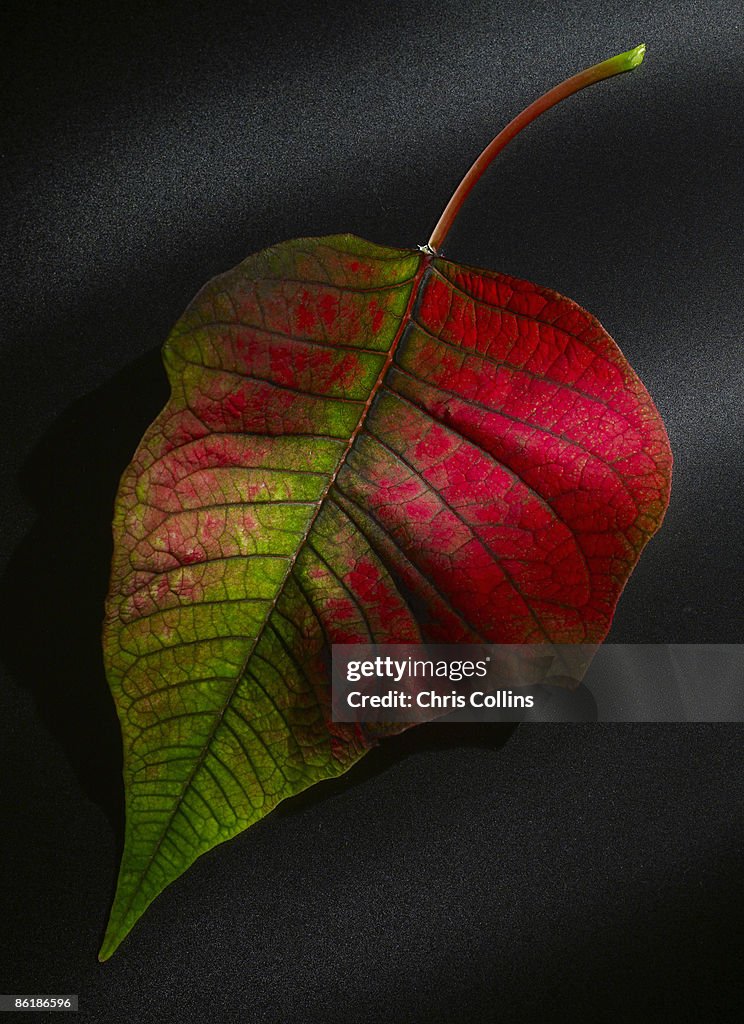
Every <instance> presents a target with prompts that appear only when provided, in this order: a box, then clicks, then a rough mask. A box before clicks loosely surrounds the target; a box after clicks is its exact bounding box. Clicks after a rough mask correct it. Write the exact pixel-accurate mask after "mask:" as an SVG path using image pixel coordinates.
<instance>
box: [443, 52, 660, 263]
mask: <svg viewBox="0 0 744 1024" xmlns="http://www.w3.org/2000/svg"><path fill="white" fill-rule="evenodd" d="M645 53H646V44H645V43H641V44H640V46H634V47H633V49H632V50H627V51H626V52H625V53H619V54H618V55H617V56H616V57H610V59H609V60H604V61H602V63H601V64H594V65H593V67H590V68H587V69H586V70H585V71H581V72H579V74H578V75H574V76H573V77H572V78H567V79H566V81H565V82H561V84H560V85H556V86H555V87H554V88H552V89H550V90H548V92H546V93H545V95H544V96H541V97H540V99H538V100H535V102H534V103H531V104H530V105H529V107H527V108H526V109H525V110H523V111H522V113H521V114H517V116H516V117H515V118H514V120H513V121H510V122H509V124H508V125H507V126H506V128H504V129H502V131H500V132H499V134H498V135H497V136H496V138H495V139H493V140H492V141H491V142H489V144H488V145H487V146H486V148H485V149H484V150H483V152H482V153H481V155H480V156H479V157H478V159H477V160H476V161H475V163H474V164H473V166H472V167H471V168H470V170H469V171H468V173H467V174H466V175H465V177H464V178H463V179H462V181H461V182H460V184H459V185H458V186H457V188H456V189H455V191H454V193H453V195H452V198H451V199H450V201H449V202H448V203H447V206H446V207H445V210H444V213H443V214H442V216H441V217H440V218H439V221H438V223H437V226H436V227H435V228H434V230H433V231H432V234H431V238H430V239H429V242H428V244H427V245H426V246H423V249H424V251H425V252H428V253H430V254H432V255H437V254H438V253H439V251H440V249H441V247H442V243H443V242H444V240H445V238H446V237H447V235H448V233H449V230H450V228H451V227H452V224H453V223H454V220H455V218H456V217H457V215H458V213H459V212H460V209H461V207H462V204H463V203H464V202H465V200H466V199H467V197H468V196H469V195H470V193H471V192H472V190H473V188H474V187H475V185H476V184H477V182H478V181H479V180H480V178H481V177H482V175H483V174H484V172H485V171H486V170H487V169H488V167H489V166H490V164H491V162H492V160H493V159H494V158H495V157H496V156H497V155H498V154H499V153H500V152H501V150H502V149H503V148H504V147H505V146H507V145H508V144H509V143H510V142H511V140H512V139H513V138H514V136H515V135H518V134H519V132H521V131H522V129H523V128H526V127H527V125H528V124H531V123H532V122H533V121H534V120H535V119H536V118H538V117H539V116H540V114H544V113H545V111H546V110H550V108H551V107H554V106H555V105H556V103H560V102H561V100H565V99H566V98H567V97H568V96H573V94H574V93H575V92H578V91H579V90H580V89H584V88H585V87H586V86H587V85H592V84H593V83H594V82H601V81H602V79H603V78H611V77H612V76H613V75H619V74H622V73H623V72H624V71H632V70H633V68H637V67H638V65H639V64H640V63H641V62H642V61H643V57H644V55H645Z"/></svg>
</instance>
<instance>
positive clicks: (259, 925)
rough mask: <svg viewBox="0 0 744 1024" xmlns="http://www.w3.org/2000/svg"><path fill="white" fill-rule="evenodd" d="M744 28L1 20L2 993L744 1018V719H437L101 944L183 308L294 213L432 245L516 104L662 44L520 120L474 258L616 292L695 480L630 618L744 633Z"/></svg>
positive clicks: (384, 8)
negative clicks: (155, 485)
mask: <svg viewBox="0 0 744 1024" xmlns="http://www.w3.org/2000/svg"><path fill="white" fill-rule="evenodd" d="M741 26H742V17H741V11H740V7H739V4H735V3H723V2H718V3H669V2H659V3H655V4H644V3H638V2H633V0H625V2H618V3H611V2H606V0H603V2H598V3H596V2H585V3H578V2H574V3H567V4H559V3H555V4H553V3H544V4H543V3H525V4H520V3H514V4H513V5H511V6H507V5H505V4H503V3H501V2H495V3H488V2H476V3H450V2H447V3H432V2H428V3H423V2H416V3H400V4H396V3H381V2H380V3H374V2H370V3H366V4H356V5H349V4H342V3H337V2H335V0H326V2H323V3H281V2H278V3H277V2H275V3H272V4H266V5H263V4H262V5H259V4H252V3H238V2H233V3H199V2H195V3H172V4H160V3H138V2H129V3H124V4H116V5H107V4H104V3H98V4H83V3H76V4H69V5H65V4H52V3H33V2H28V3H26V4H24V5H23V6H22V7H21V6H19V7H18V9H17V12H16V13H12V12H11V13H10V15H8V14H6V30H7V33H8V34H7V37H6V43H5V44H4V46H3V51H2V53H3V61H2V74H3V77H4V86H3V97H4V105H5V114H4V128H3V139H2V154H1V156H2V168H3V177H4V185H3V192H2V198H1V199H0V202H2V205H3V207H4V208H5V209H4V213H5V217H4V221H5V224H6V227H7V229H8V237H7V239H6V241H5V243H4V245H3V247H2V248H3V253H2V259H3V268H2V289H1V294H0V301H2V304H3V307H4V311H3V324H4V327H3V355H2V364H1V365H2V374H3V378H4V389H3V400H2V415H3V417H4V418H5V423H4V424H3V429H2V446H3V473H4V479H3V485H2V496H3V499H4V505H5V512H6V517H5V521H4V524H3V528H2V536H3V540H4V542H7V551H8V558H7V563H6V568H5V571H4V576H3V579H2V597H3V611H2V621H1V626H0V629H1V631H2V637H1V639H2V663H3V669H4V670H7V676H8V679H7V682H6V684H5V685H4V688H3V705H4V708H3V719H2V721H3V736H4V738H3V747H2V753H3V761H4V764H3V771H2V783H1V784H2V811H3V826H2V847H3V858H4V863H3V876H2V890H3V900H4V903H5V904H6V906H5V907H3V909H2V912H1V913H2V916H1V918H0V921H1V922H2V924H1V927H2V929H3V931H4V932H5V933H6V934H4V935H3V936H2V941H0V950H1V952H0V965H1V967H2V972H1V976H0V990H2V991H3V992H21V991H22V992H26V993H34V992H40V993H47V994H58V993H60V992H61V993H69V992H78V993H79V994H80V1002H81V1007H82V1008H83V1014H82V1016H83V1018H84V1019H86V1020H91V1021H106V1022H107V1021H111V1022H119V1021H122V1022H123V1021H136V1020H142V1021H160V1020H167V1021H170V1020H173V1021H176V1020H179V1021H180V1020H183V1021H192V1020H193V1021H202V1020H209V1019H214V1020H220V1021H233V1020H241V1021H250V1022H252V1021H261V1022H264V1021H265V1022H281V1024H294V1022H298V1024H299V1022H303V1024H305V1022H307V1024H309V1022H313V1021H323V1022H329V1024H330V1022H334V1021H344V1022H345V1024H357V1022H368V1021H369V1022H379V1024H385V1022H388V1021H390V1022H395V1024H409V1022H410V1024H419V1022H421V1024H424V1022H427V1024H428V1022H439V1021H441V1022H458V1021H468V1022H480V1021H496V1020H498V1021H504V1022H512V1021H514V1022H517V1021H520V1022H521V1021H529V1022H532V1021H535V1022H537V1021H540V1022H543V1024H550V1022H553V1021H562V1020H572V1021H583V1020H587V1021H592V1022H605V1021H606V1022H615V1021H634V1022H635V1021H646V1020H658V1019H670V1020H671V1019H677V1020H679V1019H694V1020H697V1021H716V1022H717V1021H729V1020H735V1019H740V1015H741V1011H742V1002H741V1000H738V999H737V996H736V992H735V989H736V985H737V982H738V981H739V976H740V973H741V959H740V950H738V949H737V946H736V943H735V941H734V935H735V930H736V928H737V926H738V925H740V924H741V912H742V904H743V902H744V901H743V900H742V888H741V863H740V859H741V837H742V815H741V812H740V800H741V797H742V759H741V753H740V743H741V737H742V730H741V727H739V726H733V725H728V726H724V725H708V726H704V725H687V726H661V725H659V726H635V727H632V726H611V725H603V726H600V725H597V724H585V725H574V726H571V725H562V726H559V725H554V726H548V725H542V726H540V725H532V726H521V727H519V728H518V729H516V730H514V729H509V728H506V727H498V726H492V727H487V726H486V727H483V726H471V727H455V726H449V727H446V726H440V727H439V728H438V729H437V728H436V727H434V726H426V727H421V728H420V729H418V730H414V731H413V732H411V733H409V734H406V735H404V736H401V737H399V738H398V739H396V740H393V741H389V742H388V743H387V744H386V745H385V746H384V748H380V749H378V750H377V751H374V752H373V753H372V754H370V755H369V756H368V757H367V759H366V760H365V761H364V762H363V763H361V764H360V765H358V766H357V767H356V768H355V769H354V770H352V771H351V772H350V773H349V774H348V776H347V777H345V778H344V779H343V780H339V781H338V782H335V783H325V784H323V785H322V786H319V787H317V788H316V789H315V790H313V791H311V792H309V793H307V794H305V795H303V796H301V797H299V798H296V799H294V800H292V801H289V802H287V803H286V804H284V805H283V806H282V807H280V808H279V809H278V811H277V812H275V813H274V814H273V815H271V816H270V817H269V818H268V819H265V820H264V821H263V822H261V823H260V824H259V825H257V826H255V827H254V828H252V829H250V830H249V831H248V832H247V833H245V834H244V835H243V836H241V837H239V838H238V839H236V840H234V841H233V842H232V843H230V844H228V845H227V846H224V847H222V848H219V849H217V850H215V851H213V852H212V853H211V854H209V855H207V856H205V857H203V858H202V859H201V860H200V861H199V862H198V863H197V864H196V865H195V866H194V867H193V868H192V869H191V870H190V871H189V872H188V873H187V874H186V875H185V876H184V877H183V878H182V879H181V880H180V881H178V882H177V883H175V884H174V885H173V886H171V888H170V889H168V890H167V892H166V893H165V894H164V895H163V896H161V897H160V898H159V899H158V900H157V901H156V903H155V904H153V906H152V907H151V909H150V911H149V912H148V913H147V914H146V916H145V918H144V919H143V920H142V922H141V923H140V924H139V925H138V926H137V927H136V928H135V930H134V932H133V933H132V935H131V937H130V938H129V939H128V940H127V941H126V942H125V944H124V945H123V947H122V948H121V949H120V951H119V952H118V953H117V954H115V956H114V958H113V959H112V960H111V961H110V962H108V963H107V964H105V965H99V964H98V963H97V962H96V952H97V949H98V946H99V944H100V940H101V937H102V933H103V929H104V926H105V921H106V915H107V912H108V908H109V905H110V900H111V896H112V892H113V885H114V881H115V873H116V869H117V865H118V856H119V847H120V841H121V825H122V822H121V818H122V795H121V788H120V783H119V771H120V757H121V751H120V745H119V739H118V728H117V723H116V718H115V714H114V711H113V707H112V704H111V702H110V699H109V696H108V692H107V690H106V685H105V680H104V677H103V673H102V668H101V662H100V653H99V641H98V633H99V628H100V620H101V605H102V600H103V596H104V593H105V588H106V578H107V572H108V559H109V555H110V539H109V523H110V517H111V505H112V501H113V495H114V492H115V488H116V483H117V479H118V476H119V474H120V472H121V471H122V469H123V468H124V466H125V465H126V463H127V461H128V460H129V457H130V456H131V453H132V451H133V450H134V448H135V446H136V444H137V441H138V439H139V437H140V436H141V434H142V433H143V431H144V429H145V427H146V426H147V424H148V423H149V421H150V420H151V419H152V418H153V417H154V415H155V413H156V412H157V411H158V409H159V408H160V406H161V405H162V403H163V401H164V398H165V386H164V375H163V372H162V370H161V368H160V362H159V356H158V346H159V345H160V343H161V342H162V340H163V338H164V337H165V335H166V333H167V331H168V329H169V327H170V326H171V325H172V323H173V322H174V321H175V320H176V319H177V317H178V315H179V314H180V312H181V311H182V309H183V308H184V306H185V305H186V304H187V303H188V301H189V300H190V299H191V297H192V296H193V294H194V293H195V292H196V291H197V289H198V288H199V287H200V286H201V285H202V284H203V283H204V281H205V280H206V279H208V278H209V277H210V276H212V275H214V274H215V273H218V272H220V271H222V270H225V269H227V268H228V267H230V266H231V265H233V264H235V263H236V262H238V261H239V260H240V259H242V258H243V257H244V256H246V255H247V254H248V253H250V252H253V251H255V250H257V249H260V248H262V247H263V246H265V245H268V244H271V243H274V242H277V241H280V240H282V239H285V238H290V237H294V236H297V235H311V234H325V233H331V232H336V231H353V232H355V233H357V234H359V235H362V236H363V237H367V238H369V239H370V240H373V241H376V242H381V243H390V244H393V245H408V246H410V245H416V244H418V243H421V242H423V241H425V240H426V238H427V237H428V234H429V232H430V230H431V228H432V226H433V224H434V222H435V221H436V219H437V216H438V214H439V212H440V211H441V208H442V207H443V205H444V203H445V202H446V200H447V198H448V197H449V194H450V192H451V190H452V189H453V188H454V186H455V185H456V183H457V181H458V180H459V178H460V176H461V175H462V173H464V171H465V170H466V168H467V166H468V165H469V163H470V161H471V160H472V159H473V158H474V156H475V155H476V154H477V153H478V152H479V150H480V149H481V148H482V146H483V145H485V143H486V142H487V141H488V140H489V139H490V137H491V136H492V135H493V134H495V132H496V131H497V130H498V129H499V128H500V127H501V126H502V125H503V124H504V123H505V122H506V121H507V120H508V119H509V118H510V117H511V116H513V115H514V114H515V113H517V112H518V111H519V110H520V109H521V108H522V107H523V106H525V105H526V104H527V103H528V102H530V101H531V100H532V99H534V98H535V97H536V96H537V95H539V94H540V93H542V92H543V91H544V90H545V89H546V88H548V87H549V86H551V85H553V84H555V83H556V82H557V81H559V80H561V79H562V78H564V77H566V76H567V75H569V74H572V73H574V72H575V71H577V70H579V69H581V68H582V67H585V66H587V65H589V64H592V63H595V62H596V61H598V60H600V59H604V58H605V57H608V56H610V55H612V54H614V53H616V52H618V51H620V50H624V49H627V48H628V47H630V46H632V45H634V44H636V43H638V42H640V41H641V40H645V41H646V42H647V43H648V45H649V54H648V57H647V60H646V63H645V64H644V65H643V66H642V67H641V68H640V69H639V70H637V71H635V72H633V74H631V75H625V76H622V77H621V78H619V79H615V80H614V81H611V82H605V83H602V84H601V85H598V86H595V87H593V88H592V89H589V90H587V91H585V92H584V93H582V94H580V95H579V96H576V97H573V98H572V99H570V100H569V101H568V102H566V103H565V104H564V105H563V106H561V107H559V108H557V109H555V110H553V111H551V112H550V113H549V114H547V115H546V116H545V117H544V118H543V119H542V120H541V121H540V122H539V123H537V124H535V125H533V126H532V127H531V128H530V129H529V130H528V131H527V132H526V133H524V134H523V135H522V136H520V138H519V139H518V140H516V141H515V142H514V143H513V145H512V146H511V147H510V149H509V150H508V151H507V152H506V153H504V154H503V156H502V157H501V158H500V159H499V161H498V164H497V165H495V166H494V167H493V168H492V170H491V171H490V172H489V174H488V175H487V177H486V178H485V179H484V181H483V182H482V183H481V184H480V186H479V187H478V189H477V191H476V193H475V194H474V195H473V196H472V197H471V199H470V200H469V202H468V204H467V205H466V207H465V209H464V211H463V213H462V215H461V217H460V219H459V221H458V224H457V226H456V228H455V229H454V231H453V233H452V235H451V236H450V240H449V243H448V245H447V247H446V254H447V255H448V256H449V257H450V258H453V259H459V260H461V261H463V262H467V263H470V264H473V265H476V266H477V265H481V266H487V267H490V268H493V269H498V270H504V271H506V272H509V273H512V274H516V275H519V276H522V277H526V278H528V279H531V280H535V281H537V282H539V283H540V284H544V285H549V286H551V287H553V288H556V289H558V290H559V291H561V292H563V293H564V294H567V295H569V296H571V297H572V298H574V299H576V300H577V301H579V302H580V303H581V304H582V305H584V306H585V307H587V308H588V309H590V310H591V311H592V312H593V313H595V314H596V315H597V316H598V317H599V318H600V319H601V320H602V322H603V323H604V325H605V326H606V327H607V329H608V330H609V331H610V333H611V334H613V335H614V336H615V337H616V338H617V340H618V342H619V344H620V345H621V347H622V348H623V350H624V352H625V354H626V355H627V356H628V358H629V359H630V361H631V363H632V364H633V365H634V367H635V368H636V370H637V371H638V372H639V374H640V375H641V377H642V379H643V380H644V382H645V383H646V385H647V387H648V388H649V390H650V391H651V393H652V395H653V396H654V398H655V400H656V402H657V405H658V407H659V409H660V411H661V413H662V415H663V416H664V418H665V420H666V423H667V425H668V429H669V434H670V438H671V442H672V447H673V450H674V454H675V459H676V462H675V477H674V486H673V495H672V504H671V507H670V510H669V513H668V516H667V520H666V522H665V525H664V527H663V529H662V530H661V532H660V534H659V535H658V537H657V538H656V539H654V540H653V542H652V543H651V545H650V547H649V548H648V550H647V551H646V552H645V554H644V556H643V558H642V560H641V564H640V565H639V567H638V569H637V570H636V573H635V575H634V577H633V578H632V580H631V582H630V583H629V585H628V587H627V590H626V592H625V595H624V597H623V599H622V601H621V604H620V608H619V610H618V613H617V616H616V620H615V625H614V627H613V632H612V638H613V639H615V640H617V641H623V642H636V641H649V642H650V641H654V642H663V641H675V642H689V641H701V642H708V641H719V642H734V641H738V640H740V639H741V634H740V621H741V601H740V584H741V579H740V576H739V574H740V571H741V565H742V562H743V561H744V559H743V558H742V556H743V555H744V552H743V551H742V529H741V521H742V520H741V507H742V486H741V483H742V465H741V437H742V433H741V393H742V392H741V388H742V381H741V370H742V359H741V351H742V348H741V328H740V324H741V282H742V261H741V229H742V204H741V181H742V170H741V161H742V146H741V142H742V110H743V109H744V103H743V101H744V94H743V90H742V75H743V70H742V69H743V62H742V52H744V48H743V47H742V42H744V40H743V39H742V32H741ZM737 378H738V380H737ZM9 1019H10V1018H9Z"/></svg>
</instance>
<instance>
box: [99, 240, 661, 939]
mask: <svg viewBox="0 0 744 1024" xmlns="http://www.w3.org/2000/svg"><path fill="white" fill-rule="evenodd" d="M164 359H165V364H166V367H167V371H168V376H169V378H170V383H171V388H172V393H171V397H170V400H169V401H168V404H167V406H166V407H165V409H164V410H163V412H162V413H161V414H160V415H159V416H158V418H157V419H156V421H155V422H154V423H153V424H152V426H151V427H150V429H149V430H148V431H147V433H146V434H145V437H144V439H143V440H142V443H141V444H140V446H139V448H138V450H137V452H136V454H135V456H134V460H133V462H132V464H131V465H130V467H129V469H128V470H127V471H126V473H125V475H124V477H123V479H122V482H121V486H120V490H119V494H118V498H117V503H116V513H115V520H114V535H115V551H114V558H113V569H112V580H111V589H110V594H109V598H108V604H107V614H106V623H105V641H104V646H105V658H106V665H107V671H108V678H109V682H110V686H111V690H112V692H113V695H114V698H115V701H116V705H117V708H118V713H119V717H120V720H121V725H122V732H123V738H124V749H125V769H124V771H125V782H126V803H127V822H126V838H125V849H124V854H123V861H122V866H121V872H120V877H119V884H118V889H117V893H116V898H115V903H114V907H113V910H112V914H111V920H110V923H109V928H108V931H107V934H106V938H105V941H104V946H103V949H102V952H101V956H102V958H105V957H107V956H109V955H110V954H111V953H112V952H113V950H114V949H115V948H116V946H117V945H118V944H119V942H120V941H121V940H122V938H123V937H124V936H125V935H126V933H127V932H128V931H129V930H130V928H131V927H132V925H133V924H134V923H135V921H136V920H137V919H138V917H139V916H140V915H141V914H142V913H143V911H144V910H145V908H146V907H147V906H148V904H149V903H150V902H151V901H152V900H153V899H154V898H155V897H156V896H157V895H158V893H160V892H161V891H162V890H163V888H164V887H165V886H166V885H168V883H169V882H171V881H172V880H173V879H175V878H176V877H178V876H179V875H180V874H181V873H182V872H183V871H185V870H186V868H187V867H188V866H189V865H190V864H191V863H192V862H193V861H194V860H195V858H197V857H198V856H199V855H200V854H202V853H204V852H205V851H207V850H209V849H211V848H212V847H214V846H215V845H216V844H218V843H221V842H223V841H224V840H226V839H229V838H230V837H232V836H235V835H236V834H237V833H239V832H241V831H242V830H244V829H245V828H247V827H248V826H249V825H250V824H251V823H253V822H255V821H257V820H258V819H260V818H261V817H262V816H263V815H265V814H267V813H268V812H269V811H270V810H271V809H272V807H274V806H275V805H276V804H277V803H278V802H279V801H280V800H282V799H284V798H285V797H288V796H290V795H292V794H294V793H297V792H299V791H300V790H302V789H304V788H306V787H307V786H310V785H312V784H313V783H315V782H317V781H319V780H321V779H325V778H329V777H331V776H335V775H338V774H339V773H341V772H343V771H345V770H346V769H347V768H349V766H350V765H352V764H353V763H354V762H355V761H356V760H357V759H358V758H359V757H361V756H362V755H363V754H364V753H365V751H366V750H367V749H368V748H369V747H370V746H371V745H372V744H373V743H374V742H375V741H376V737H375V736H374V735H372V734H371V732H368V731H365V729H364V728H363V727H360V726H358V725H342V724H337V723H333V722H332V721H331V715H330V682H329V669H328V661H329V651H330V645H331V644H333V643H352V642H376V643H406V642H414V643H416V642H437V641H438V642H460V641H462V642H481V641H487V642H502V643H530V642H541V641H551V642H556V643H584V642H586V643H597V642H599V641H601V640H602V639H603V638H604V636H605V635H606V633H607V630H608V628H609V625H610V622H611V619H612V614H613V611H614V608H615V605H616V602H617V600H618V597H619V595H620V592H621V590H622V588H623V586H624V585H625V582H626V580H627V578H628V576H629V574H630V572H631V570H632V569H633V566H634V565H635V563H636V561H637V559H638V556H639V554H640V552H641V550H642V548H643V546H644V545H645V544H646V542H647V541H648V539H649V537H650V536H651V535H652V534H653V533H654V531H655V530H656V529H657V527H658V525H659V523H660V521H661V519H662V516H663V514H664V511H665V508H666V505H667V501H668V494H669V482H670V471H671V455H670V451H669V445H668V441H667V437H666V433H665V430H664V426H663V424H662V422H661V419H660V417H659V414H658V413H657V411H656V409H655V407H654V405H653V403H652V401H651V399H650V398H649V396H648V394H647V392H646V391H645V389H644V387H643V385H642V384H641V383H640V381H639V380H638V378H637V376H636V375H635V373H634V372H633V370H632V369H631V368H630V366H629V365H628V363H627V361H626V360H625V358H624V357H623V356H622V354H621V352H620V351H619V349H618V348H617V346H616V345H615V343H614V342H613V341H612V339H611V338H610V337H609V336H608V335H607V333H606V332H605V331H604V330H603V328H602V327H601V326H600V324H599V323H598V322H597V320H595V319H594V318H593V317H592V316H590V315H589V314H588V313H586V312H585V311H584V310H582V309H581V308H580V307H579V306H577V305H576V304H575V303H573V302H571V301H569V300H568V299H565V298H563V297H561V296H560V295H558V294H556V293H555V292H552V291H549V290H547V289H545V288H539V287H537V286H535V285H533V284H529V283H527V282H525V281H520V280H516V279H515V278H512V277H507V276H504V275H502V274H498V273H493V272H490V271H483V270H475V269H472V268H468V267H463V266H459V265H457V264H455V263H452V262H449V261H447V260H445V259H441V258H435V257H433V256H432V255H430V254H427V253H425V252H422V251H416V250H406V249H391V248H385V247H381V246H378V245H373V244H371V243H369V242H366V241H363V240H361V239H359V238H355V237H353V236H351V235H339V236H333V237H328V238H305V239H299V240H295V241H290V242H286V243H284V244H281V245H277V246H276V247H274V248H271V249H268V250H266V251H264V252H262V253H259V254H258V255H255V256H252V257H250V258H249V259H247V260H246V261H245V262H243V263H242V264H240V265H239V266H238V267H237V268H235V269H234V270H232V271H230V272H229V273H227V274H225V275H223V276H221V277H219V278H217V279H215V280H214V281H212V282H210V283H209V284H208V285H207V286H206V287H205V288H204V289H203V290H202V291H201V292H200V293H199V295H198V296H197V297H196V299H195V300H194V302H193V303H192V304H191V306H190V307H189V308H188V310H187V311H186V313H185V314H184V316H183V317H182V318H181V320H180V321H179V323H178V324H177V325H176V327H175V329H174V330H173V332H172V334H171V335H170V337H169V338H168V340H167V342H166V345H165V348H164ZM400 728H403V726H401V727H400Z"/></svg>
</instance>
